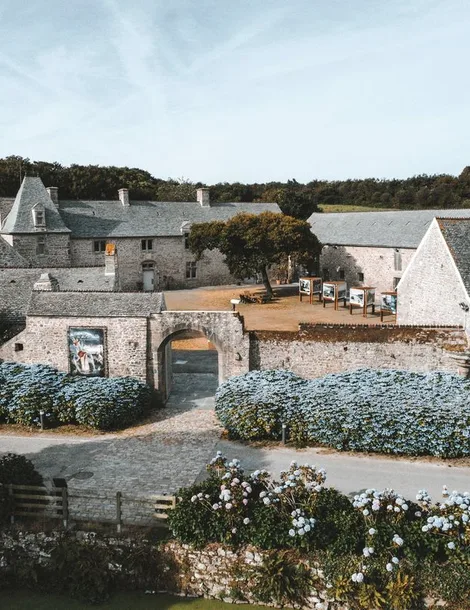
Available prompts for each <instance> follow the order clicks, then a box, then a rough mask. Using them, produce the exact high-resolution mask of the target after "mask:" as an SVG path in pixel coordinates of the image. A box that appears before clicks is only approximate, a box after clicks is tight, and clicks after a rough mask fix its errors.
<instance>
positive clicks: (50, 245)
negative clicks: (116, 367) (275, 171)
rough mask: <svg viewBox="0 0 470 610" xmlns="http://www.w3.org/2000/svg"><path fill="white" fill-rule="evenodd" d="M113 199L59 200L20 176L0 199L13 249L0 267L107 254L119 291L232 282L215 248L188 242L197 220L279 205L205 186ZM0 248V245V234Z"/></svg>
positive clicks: (66, 263)
mask: <svg viewBox="0 0 470 610" xmlns="http://www.w3.org/2000/svg"><path fill="white" fill-rule="evenodd" d="M118 195H119V196H118V199H116V200H115V201H63V200H61V199H60V198H59V193H58V189H57V188H56V187H49V188H48V189H46V188H45V187H44V185H43V183H42V181H41V179H40V178H38V177H31V176H27V177H25V178H24V180H23V183H22V185H21V187H20V190H19V191H18V194H17V196H16V198H15V200H14V201H13V200H12V199H6V198H3V199H0V212H1V218H2V219H3V222H2V223H1V229H0V235H1V237H2V238H3V240H4V241H6V242H7V243H8V244H9V245H10V246H11V247H12V249H13V251H14V253H15V254H14V253H13V252H12V251H11V250H10V251H9V253H8V256H6V254H4V256H3V260H6V259H8V260H7V264H5V263H4V262H2V261H1V260H0V267H6V266H8V267H10V268H11V267H38V268H43V269H46V268H52V267H53V268H56V267H72V268H75V267H82V268H83V267H89V268H90V267H91V268H94V267H102V268H104V267H105V258H106V257H105V252H106V245H107V244H110V245H113V246H114V253H115V256H114V258H113V259H112V260H110V261H108V265H109V266H110V267H112V268H113V270H114V273H115V276H116V287H117V288H118V289H120V290H123V291H129V290H132V291H135V290H144V291H158V290H163V289H165V290H168V289H173V288H194V287H197V286H208V285H218V284H228V283H233V282H234V281H235V278H234V277H232V276H231V275H230V273H229V271H228V268H227V267H226V265H225V264H224V262H223V257H222V255H221V254H220V253H219V252H217V251H212V252H206V253H205V254H204V255H203V257H202V259H201V260H200V261H197V262H196V261H195V258H194V255H193V254H192V253H191V251H190V250H189V249H188V245H187V238H188V235H189V232H190V229H191V225H192V224H193V223H196V222H207V221H211V220H228V219H229V218H231V217H232V216H234V215H235V214H238V213H240V212H249V213H252V214H258V213H260V212H264V211H270V212H278V213H281V211H280V209H279V207H278V206H277V204H271V203H255V204H253V203H216V204H214V203H211V201H210V196H209V189H207V188H201V189H198V191H197V201H194V202H192V201H187V202H162V201H132V200H131V199H130V198H129V192H128V190H127V189H125V188H122V189H120V190H119V193H118ZM0 243H1V244H2V245H0V256H1V255H2V250H3V251H4V250H5V245H4V244H3V242H0Z"/></svg>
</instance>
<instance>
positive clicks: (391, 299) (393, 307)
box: [380, 294, 397, 314]
mask: <svg viewBox="0 0 470 610" xmlns="http://www.w3.org/2000/svg"><path fill="white" fill-rule="evenodd" d="M380 307H381V309H383V310H385V311H390V312H391V313H393V314H396V313H397V297H396V295H394V294H383V295H382V299H381V303H380Z"/></svg>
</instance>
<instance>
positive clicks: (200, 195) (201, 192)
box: [196, 188, 211, 208]
mask: <svg viewBox="0 0 470 610" xmlns="http://www.w3.org/2000/svg"><path fill="white" fill-rule="evenodd" d="M196 193H197V201H198V203H200V204H201V205H202V207H203V208H210V207H211V200H210V195H209V189H208V188H202V189H197V191H196Z"/></svg>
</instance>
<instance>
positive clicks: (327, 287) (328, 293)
mask: <svg viewBox="0 0 470 610" xmlns="http://www.w3.org/2000/svg"><path fill="white" fill-rule="evenodd" d="M335 291H336V285H335V284H323V298H324V299H326V300H328V301H334V300H335Z"/></svg>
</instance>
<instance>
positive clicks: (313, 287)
mask: <svg viewBox="0 0 470 610" xmlns="http://www.w3.org/2000/svg"><path fill="white" fill-rule="evenodd" d="M322 284H323V280H322V278H321V277H301V278H300V279H299V299H300V300H301V301H302V296H308V297H309V301H310V303H312V301H313V297H314V295H317V296H318V300H319V301H321V297H322Z"/></svg>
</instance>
